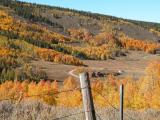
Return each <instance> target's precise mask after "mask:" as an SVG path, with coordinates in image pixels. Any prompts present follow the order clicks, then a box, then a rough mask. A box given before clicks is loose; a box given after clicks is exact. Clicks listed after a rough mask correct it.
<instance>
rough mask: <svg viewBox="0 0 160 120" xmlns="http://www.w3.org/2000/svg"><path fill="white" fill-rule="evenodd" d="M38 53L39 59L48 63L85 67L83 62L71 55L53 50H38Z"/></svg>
mask: <svg viewBox="0 0 160 120" xmlns="http://www.w3.org/2000/svg"><path fill="white" fill-rule="evenodd" d="M36 53H37V55H38V57H40V58H42V59H44V60H46V61H51V62H57V63H65V64H72V65H83V62H81V61H80V60H79V59H77V58H75V57H73V56H70V55H65V54H63V53H60V52H57V51H54V50H51V49H45V48H37V49H36Z"/></svg>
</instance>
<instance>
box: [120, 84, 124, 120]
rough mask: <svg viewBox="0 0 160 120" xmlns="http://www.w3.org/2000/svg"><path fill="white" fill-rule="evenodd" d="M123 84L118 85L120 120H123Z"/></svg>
mask: <svg viewBox="0 0 160 120" xmlns="http://www.w3.org/2000/svg"><path fill="white" fill-rule="evenodd" d="M123 95H124V92H123V84H121V85H120V120H123Z"/></svg>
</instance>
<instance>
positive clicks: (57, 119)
mask: <svg viewBox="0 0 160 120" xmlns="http://www.w3.org/2000/svg"><path fill="white" fill-rule="evenodd" d="M82 113H85V112H84V111H82V112H78V113H73V114H70V115H65V116H61V117H58V118H54V119H52V120H59V119H62V118H67V117H71V116H74V115H78V114H82Z"/></svg>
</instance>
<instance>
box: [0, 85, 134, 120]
mask: <svg viewBox="0 0 160 120" xmlns="http://www.w3.org/2000/svg"><path fill="white" fill-rule="evenodd" d="M86 88H87V87H84V88H79V87H78V88H74V89H70V90H64V91H59V92H54V93H46V94H44V93H43V94H37V95H30V96H23V95H22V97H23V98H30V97H39V96H45V95H57V94H61V93H66V92H72V91H75V90H82V89H86ZM92 91H94V92H96V93H97V94H99V95H100V96H101V97H102V98H104V99H105V100H106V102H107V103H108V104H109V105H110V106H111V107H112V108H113V109H115V110H116V111H118V112H119V109H118V108H116V107H115V106H114V105H112V104H111V103H110V102H109V101H108V100H107V98H106V97H105V96H104V95H103V94H101V93H100V92H98V91H96V90H94V89H92ZM20 97H21V96H18V97H10V98H6V99H0V101H4V100H17V99H19V98H20ZM23 98H22V99H23ZM72 115H75V114H71V116H72ZM124 115H126V116H127V117H128V118H130V119H132V120H135V119H133V118H132V117H131V116H130V115H129V114H127V113H124ZM68 116H70V115H68ZM97 116H98V117H99V118H100V116H99V115H98V114H97ZM58 119H60V118H56V119H53V120H58ZM100 120H101V118H100Z"/></svg>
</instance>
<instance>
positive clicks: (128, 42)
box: [121, 37, 160, 53]
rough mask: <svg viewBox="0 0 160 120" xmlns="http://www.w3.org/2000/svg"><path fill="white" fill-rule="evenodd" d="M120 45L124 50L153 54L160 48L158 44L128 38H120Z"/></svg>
mask: <svg viewBox="0 0 160 120" xmlns="http://www.w3.org/2000/svg"><path fill="white" fill-rule="evenodd" d="M121 43H122V46H123V47H124V48H127V49H134V50H142V51H145V52H147V53H154V52H155V50H156V49H158V48H160V44H158V43H154V42H147V41H142V40H136V39H133V38H129V37H122V38H121Z"/></svg>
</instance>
